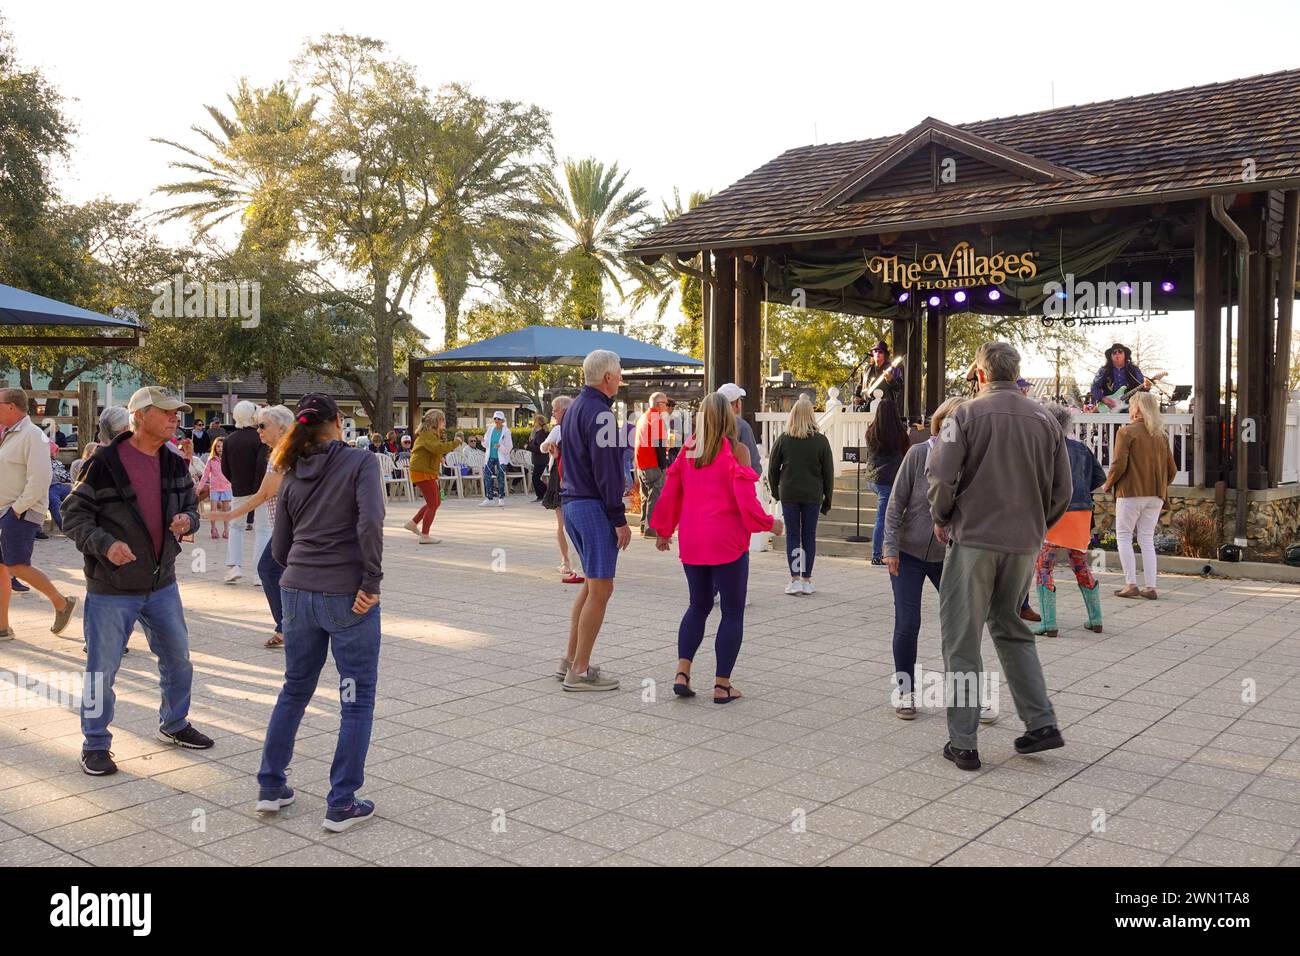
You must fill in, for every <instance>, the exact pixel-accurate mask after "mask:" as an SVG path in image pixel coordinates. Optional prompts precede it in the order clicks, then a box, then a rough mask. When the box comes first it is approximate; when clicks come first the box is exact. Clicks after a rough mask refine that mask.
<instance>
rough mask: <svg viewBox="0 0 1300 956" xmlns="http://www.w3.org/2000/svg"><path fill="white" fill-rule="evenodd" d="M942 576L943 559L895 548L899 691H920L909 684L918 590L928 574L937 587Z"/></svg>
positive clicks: (918, 612) (913, 668) (896, 678)
mask: <svg viewBox="0 0 1300 956" xmlns="http://www.w3.org/2000/svg"><path fill="white" fill-rule="evenodd" d="M942 577H943V562H942V561H922V560H921V559H920V558H915V557H913V556H912V555H910V554H908V553H907V552H906V551H900V552H898V573H897V574H893V575H890V577H889V583H890V584H891V585H893V588H894V683H895V684H896V685H897V686H898V689H899V691H900V692H901V693H904V694H911V693H919V690H920V689H919V688H915V687H913V686H912V684H913V679H914V677H915V671H916V641H917V638H918V637H919V636H920V633H921V591H922V590H923V589H924V588H925V581H926V579H927V578H929V580H930V583H931V584H933V585H934V588H935V590H936V591H937V590H938V589H939V581H940V579H941V578H942Z"/></svg>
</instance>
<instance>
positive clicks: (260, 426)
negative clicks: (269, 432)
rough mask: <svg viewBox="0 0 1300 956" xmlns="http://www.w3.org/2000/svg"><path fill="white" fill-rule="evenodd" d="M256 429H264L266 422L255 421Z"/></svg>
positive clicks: (260, 430) (261, 430)
mask: <svg viewBox="0 0 1300 956" xmlns="http://www.w3.org/2000/svg"><path fill="white" fill-rule="evenodd" d="M257 430H258V431H259V432H263V431H266V422H258V423H257Z"/></svg>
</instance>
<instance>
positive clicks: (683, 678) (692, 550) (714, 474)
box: [651, 392, 782, 704]
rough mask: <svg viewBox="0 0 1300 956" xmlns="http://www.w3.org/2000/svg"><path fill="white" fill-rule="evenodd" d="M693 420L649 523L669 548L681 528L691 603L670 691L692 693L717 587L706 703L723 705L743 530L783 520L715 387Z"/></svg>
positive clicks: (741, 600) (741, 589)
mask: <svg viewBox="0 0 1300 956" xmlns="http://www.w3.org/2000/svg"><path fill="white" fill-rule="evenodd" d="M695 422H696V424H695V434H694V435H693V436H692V437H691V438H689V439H688V440H687V442H686V444H685V445H684V446H683V453H682V454H680V455H678V456H677V458H676V460H674V461H673V463H672V465H671V466H670V467H669V469H668V473H667V476H666V477H665V480H664V488H663V491H662V492H660V495H659V500H658V502H656V503H655V513H654V518H653V520H652V522H651V526H652V527H653V528H654V530H655V533H656V534H657V535H658V536H659V540H658V544H657V547H658V548H659V550H660V551H667V550H668V546H669V544H670V543H671V541H672V536H673V532H674V531H676V530H677V529H678V528H679V527H680V528H681V533H682V534H681V542H680V551H681V558H682V569H683V570H684V571H685V572H686V584H687V586H688V587H689V588H690V596H691V603H690V606H689V607H688V608H687V609H686V613H685V614H684V615H683V616H682V623H681V626H680V627H679V628H678V630H677V656H678V661H677V676H676V678H675V679H674V683H673V693H675V694H676V695H677V696H678V697H694V696H695V692H694V691H693V690H691V661H693V660H694V659H695V652H696V651H697V650H699V648H700V643H701V642H702V641H703V640H704V622H705V621H706V620H707V619H708V616H709V613H710V612H711V611H712V610H713V595H715V594H720V595H721V597H722V622H721V623H720V624H719V625H718V636H717V639H716V648H715V650H716V653H717V658H718V671H717V677H716V678H715V680H714V684H713V702H714V703H715V704H729V703H731V701H733V700H737V699H738V698H739V697H740V692H739V691H738V690H736V688H735V687H733V686H732V684H731V670H732V668H733V667H734V666H735V664H736V657H737V656H738V655H739V654H740V642H741V640H742V638H743V637H744V631H745V590H746V587H747V586H748V584H749V537H750V535H751V534H754V533H755V532H758V531H775V532H776V533H777V534H780V533H781V531H782V527H781V521H780V519H777V518H773V517H772V516H771V515H769V514H768V513H767V512H766V511H765V510H764V508H763V506H762V505H761V504H760V503H759V501H758V495H757V494H756V493H755V482H757V480H758V475H757V474H756V473H755V472H754V471H753V469H752V468H750V461H749V451H748V449H746V448H745V446H744V445H742V444H741V443H740V440H739V439H738V438H737V437H736V416H735V415H734V414H733V413H732V411H731V405H730V403H728V402H727V400H726V399H725V398H723V397H722V396H721V395H719V394H718V393H717V392H713V393H711V394H709V395H706V396H705V398H704V401H703V402H702V403H701V405H700V413H699V415H698V416H697V417H696V420H695Z"/></svg>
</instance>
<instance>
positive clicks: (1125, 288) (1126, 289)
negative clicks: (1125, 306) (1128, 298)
mask: <svg viewBox="0 0 1300 956" xmlns="http://www.w3.org/2000/svg"><path fill="white" fill-rule="evenodd" d="M1119 291H1120V294H1122V295H1132V294H1133V286H1132V285H1130V284H1129V283H1127V282H1121V283H1120V284H1119Z"/></svg>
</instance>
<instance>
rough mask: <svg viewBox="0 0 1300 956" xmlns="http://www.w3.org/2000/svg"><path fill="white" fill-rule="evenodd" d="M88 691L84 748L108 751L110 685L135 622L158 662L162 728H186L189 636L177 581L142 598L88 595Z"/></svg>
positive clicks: (112, 697)
mask: <svg viewBox="0 0 1300 956" xmlns="http://www.w3.org/2000/svg"><path fill="white" fill-rule="evenodd" d="M84 617H85V633H86V687H85V689H84V691H83V692H82V699H81V732H82V734H84V735H85V738H86V741H85V744H84V748H83V749H85V750H108V749H109V745H110V744H111V743H112V742H113V735H112V734H111V733H110V732H109V729H108V728H109V725H110V724H112V722H113V708H114V705H115V703H116V700H117V697H116V695H115V694H114V693H113V681H114V680H115V679H116V678H117V669H118V668H119V667H120V666H121V664H122V651H123V649H124V648H125V647H126V642H127V639H128V638H129V637H130V636H131V629H132V628H134V627H135V623H136V621H139V622H140V623H141V625H143V627H144V634H145V639H146V640H147V641H148V642H149V649H150V650H151V651H153V653H154V654H155V655H156V656H157V658H158V682H159V684H161V685H162V706H161V707H160V708H159V710H158V726H159V729H160V730H163V731H165V732H166V733H169V734H174V733H176V732H177V731H179V730H184V729H185V728H186V727H187V726H188V725H189V722H190V721H189V713H190V690H191V687H192V686H193V683H194V668H193V667H192V666H191V665H190V638H189V632H188V631H187V630H186V629H185V611H184V609H183V608H182V607H181V592H180V588H179V587H177V585H176V582H174V581H173V582H172V583H171V584H169V585H167V586H166V587H164V588H159V589H158V590H157V591H149V592H147V593H144V594H95V593H93V592H90V593H87V594H86V611H85V616H84Z"/></svg>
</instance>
